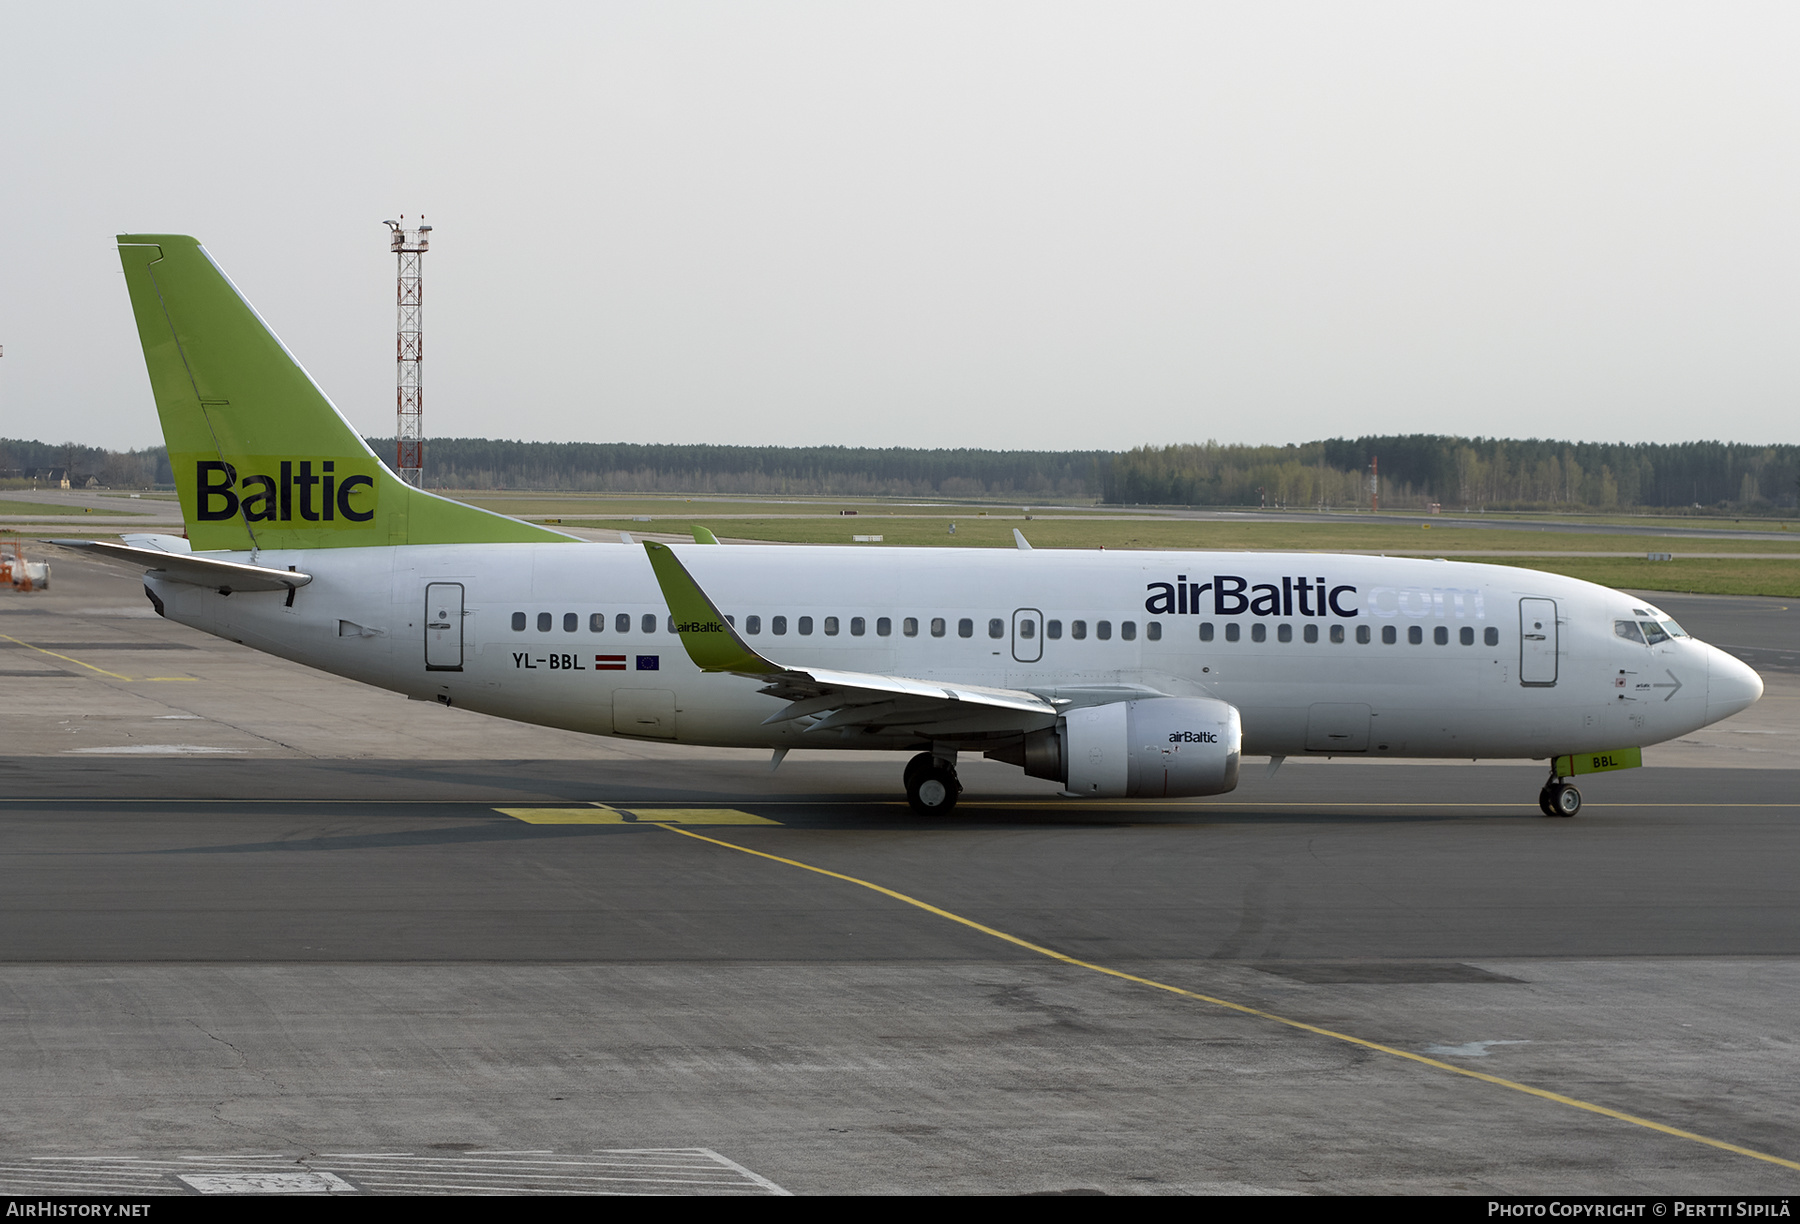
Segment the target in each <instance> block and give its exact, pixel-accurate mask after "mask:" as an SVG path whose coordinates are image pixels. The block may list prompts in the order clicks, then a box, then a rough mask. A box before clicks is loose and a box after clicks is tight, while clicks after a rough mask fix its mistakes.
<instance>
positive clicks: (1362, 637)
mask: <svg viewBox="0 0 1800 1224" xmlns="http://www.w3.org/2000/svg"><path fill="white" fill-rule="evenodd" d="M1356 640H1357V642H1358V643H1359V644H1360V645H1363V646H1367V645H1368V644H1369V627H1368V626H1367V625H1358V626H1357V627H1356Z"/></svg>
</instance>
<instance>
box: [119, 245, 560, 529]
mask: <svg viewBox="0 0 1800 1224" xmlns="http://www.w3.org/2000/svg"><path fill="white" fill-rule="evenodd" d="M119 258H120V260H121V262H122V263H123V264H124V266H125V283H126V286H127V287H128V288H129V290H130V292H131V309H132V313H133V314H134V315H136V317H137V327H138V338H139V339H140V340H141V341H142V342H143V346H144V364H145V366H146V367H147V368H148V370H149V373H150V388H151V390H152V392H153V393H154V394H155V396H156V411H157V415H158V416H160V417H161V418H162V428H163V438H164V440H165V441H166V442H167V443H168V445H169V466H170V468H171V469H172V470H173V471H174V474H175V488H176V491H177V492H178V493H179V495H180V498H181V513H182V518H183V519H184V520H186V523H187V530H188V537H189V538H190V539H191V540H192V541H193V546H194V548H195V549H196V550H199V551H208V550H214V549H258V548H346V547H348V548H354V547H367V546H372V545H387V544H485V543H507V542H525V541H539V542H545V541H563V542H570V543H572V542H575V540H574V537H572V536H567V535H564V534H562V533H561V532H557V531H550V530H548V529H546V528H542V527H537V526H534V525H532V524H530V523H522V522H520V521H519V520H517V519H511V518H507V517H506V516H505V515H500V514H493V513H490V512H489V511H486V510H480V509H477V508H476V507H474V506H466V505H463V504H462V503H461V502H454V501H450V500H448V499H447V498H443V497H438V496H436V495H435V494H432V493H427V492H424V491H423V490H420V489H414V488H411V487H410V486H408V485H407V484H405V483H404V482H402V481H401V480H400V479H399V478H398V477H397V476H395V475H394V474H393V472H392V471H390V470H389V469H388V467H387V466H386V465H385V464H383V463H382V462H381V460H380V459H378V458H377V457H376V456H375V453H374V452H373V451H371V450H370V449H369V448H368V446H367V445H366V444H365V443H364V442H363V440H362V438H361V437H359V436H358V435H357V433H356V431H355V430H354V429H352V428H351V427H350V424H349V422H347V421H346V420H344V418H343V417H342V416H341V415H340V414H339V413H338V410H337V409H336V408H335V407H334V406H333V405H332V403H331V401H330V400H329V399H327V398H326V396H325V393H324V392H323V391H321V390H320V389H319V386H318V384H317V383H315V382H313V380H312V376H311V375H309V374H307V372H306V371H305V370H304V369H302V368H301V366H300V363H299V362H297V361H295V360H294V358H293V355H292V354H290V353H289V352H288V351H287V349H286V348H285V347H284V346H283V345H282V343H281V341H280V340H279V339H277V338H276V336H275V333H274V332H272V331H270V330H269V327H268V325H267V324H265V323H264V322H263V321H262V318H261V316H259V315H258V314H257V313H256V311H255V309H254V308H252V307H251V305H250V303H248V302H246V301H245V300H244V298H243V296H242V295H241V294H239V293H238V291H237V287H236V286H235V285H233V284H232V283H231V281H230V280H229V279H228V278H227V277H226V276H225V274H224V273H223V272H221V271H220V270H219V268H218V266H217V265H216V264H214V263H213V261H212V258H211V257H210V256H209V255H208V254H207V253H206V250H205V248H204V247H202V246H201V245H200V244H199V242H197V241H196V240H194V239H193V238H187V237H183V236H180V235H175V234H121V235H120V236H119Z"/></svg>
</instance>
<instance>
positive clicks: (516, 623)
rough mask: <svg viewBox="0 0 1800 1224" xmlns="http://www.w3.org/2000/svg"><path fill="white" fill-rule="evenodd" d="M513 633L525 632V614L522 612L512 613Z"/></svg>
mask: <svg viewBox="0 0 1800 1224" xmlns="http://www.w3.org/2000/svg"><path fill="white" fill-rule="evenodd" d="M513 632H514V633H523V632H525V614H524V613H523V612H514V613H513Z"/></svg>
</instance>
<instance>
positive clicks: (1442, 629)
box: [1431, 625, 1450, 646]
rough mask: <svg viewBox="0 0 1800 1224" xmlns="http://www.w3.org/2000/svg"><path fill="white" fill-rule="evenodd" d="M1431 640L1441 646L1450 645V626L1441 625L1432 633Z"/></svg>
mask: <svg viewBox="0 0 1800 1224" xmlns="http://www.w3.org/2000/svg"><path fill="white" fill-rule="evenodd" d="M1431 640H1432V641H1433V642H1434V643H1436V644H1437V645H1439V646H1448V645H1449V644H1450V626H1448V625H1439V626H1438V627H1437V628H1435V629H1433V630H1432V631H1431Z"/></svg>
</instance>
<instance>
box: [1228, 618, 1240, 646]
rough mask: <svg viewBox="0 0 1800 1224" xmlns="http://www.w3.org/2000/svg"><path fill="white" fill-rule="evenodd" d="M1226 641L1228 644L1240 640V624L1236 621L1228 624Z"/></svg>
mask: <svg viewBox="0 0 1800 1224" xmlns="http://www.w3.org/2000/svg"><path fill="white" fill-rule="evenodd" d="M1225 640H1226V641H1227V642H1235V641H1237V640H1238V623H1237V622H1236V621H1230V622H1228V623H1227V624H1226V626H1225Z"/></svg>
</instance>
